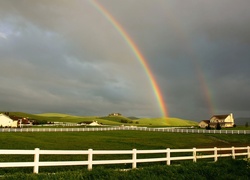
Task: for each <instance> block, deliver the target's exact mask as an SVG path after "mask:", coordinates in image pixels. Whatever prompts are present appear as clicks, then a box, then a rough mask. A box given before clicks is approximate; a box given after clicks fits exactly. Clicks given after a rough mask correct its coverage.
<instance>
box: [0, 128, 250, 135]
mask: <svg viewBox="0 0 250 180" xmlns="http://www.w3.org/2000/svg"><path fill="white" fill-rule="evenodd" d="M118 130H130V131H151V132H173V133H200V134H201V133H202V134H204V133H208V134H250V130H206V129H194V128H184V127H166V128H148V127H129V126H124V127H123V126H116V127H94V128H80V127H79V128H73V127H72V128H40V127H39V128H0V132H88V131H118Z"/></svg>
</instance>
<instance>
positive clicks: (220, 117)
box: [211, 114, 229, 119]
mask: <svg viewBox="0 0 250 180" xmlns="http://www.w3.org/2000/svg"><path fill="white" fill-rule="evenodd" d="M228 116H229V114H225V115H213V116H212V117H211V119H212V118H214V117H215V118H217V119H226V118H227V117H228Z"/></svg>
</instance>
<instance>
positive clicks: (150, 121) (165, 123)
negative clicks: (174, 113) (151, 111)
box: [138, 118, 198, 126]
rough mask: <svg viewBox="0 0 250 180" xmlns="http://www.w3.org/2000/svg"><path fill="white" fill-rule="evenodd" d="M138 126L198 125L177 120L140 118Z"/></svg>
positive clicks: (193, 122) (188, 121)
mask: <svg viewBox="0 0 250 180" xmlns="http://www.w3.org/2000/svg"><path fill="white" fill-rule="evenodd" d="M138 121H139V124H140V125H145V126H149V125H150V126H197V125H198V123H197V122H195V121H190V120H183V119H179V118H142V119H139V120H138Z"/></svg>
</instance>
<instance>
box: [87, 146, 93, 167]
mask: <svg viewBox="0 0 250 180" xmlns="http://www.w3.org/2000/svg"><path fill="white" fill-rule="evenodd" d="M92 161H93V149H89V153H88V170H89V171H90V170H92Z"/></svg>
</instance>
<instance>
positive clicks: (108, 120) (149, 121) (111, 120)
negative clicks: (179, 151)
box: [9, 112, 198, 126]
mask: <svg viewBox="0 0 250 180" xmlns="http://www.w3.org/2000/svg"><path fill="white" fill-rule="evenodd" d="M9 114H10V115H12V116H17V117H28V118H29V119H32V120H37V121H47V122H68V123H79V122H84V121H88V122H89V121H97V122H98V123H102V124H104V125H122V124H124V125H136V126H197V125H198V123H197V122H195V121H190V120H183V119H179V118H131V119H130V118H129V117H123V116H104V117H98V116H74V115H69V114H60V113H43V114H28V113H23V112H9Z"/></svg>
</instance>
